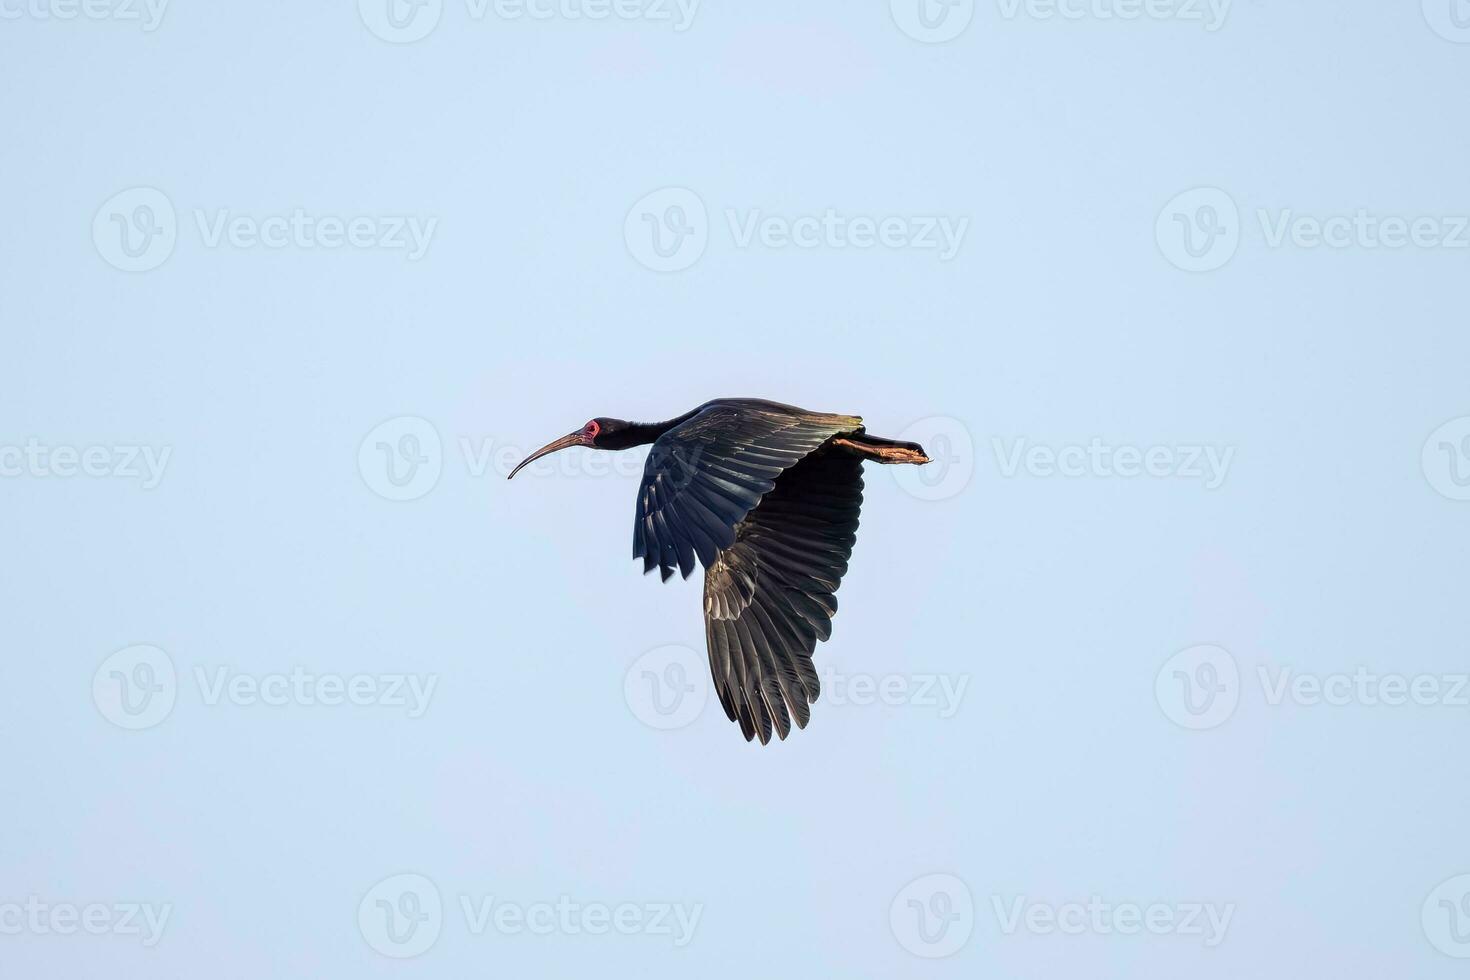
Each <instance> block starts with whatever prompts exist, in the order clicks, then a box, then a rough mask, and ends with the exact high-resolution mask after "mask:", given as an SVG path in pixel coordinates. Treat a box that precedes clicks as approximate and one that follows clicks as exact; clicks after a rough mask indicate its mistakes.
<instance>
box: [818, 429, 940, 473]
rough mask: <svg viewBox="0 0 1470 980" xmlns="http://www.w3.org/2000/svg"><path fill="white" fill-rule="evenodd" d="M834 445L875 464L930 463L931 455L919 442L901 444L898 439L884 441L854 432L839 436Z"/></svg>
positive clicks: (877, 437) (880, 437) (879, 437)
mask: <svg viewBox="0 0 1470 980" xmlns="http://www.w3.org/2000/svg"><path fill="white" fill-rule="evenodd" d="M832 445H834V446H840V447H842V448H843V449H846V450H847V451H848V452H851V453H855V454H857V455H858V456H861V457H862V458H863V459H868V460H872V461H873V462H875V463H914V464H916V465H922V464H924V463H927V462H929V455H928V454H927V453H925V452H924V447H923V446H921V445H919V444H918V443H917V442H899V441H898V440H897V439H884V438H883V437H882V436H870V435H868V434H867V433H866V432H852V433H849V434H847V435H842V436H838V437H837V438H835V439H833V440H832Z"/></svg>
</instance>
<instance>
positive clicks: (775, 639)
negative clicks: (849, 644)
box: [704, 449, 863, 745]
mask: <svg viewBox="0 0 1470 980" xmlns="http://www.w3.org/2000/svg"><path fill="white" fill-rule="evenodd" d="M862 467H863V464H862V460H861V459H859V458H858V457H856V456H853V455H849V454H847V453H843V452H839V451H834V450H831V449H822V450H819V451H817V452H815V453H812V454H811V455H809V456H807V457H806V458H805V459H803V460H802V461H801V462H799V463H797V464H796V465H795V466H793V467H791V468H790V469H788V470H787V471H786V472H785V473H783V474H782V475H781V477H780V479H778V480H777V481H776V485H775V489H773V490H771V491H770V492H769V493H767V494H766V496H765V498H764V499H763V500H761V502H760V506H758V507H756V508H755V509H754V510H752V511H751V512H750V513H749V514H748V515H747V516H746V518H745V520H744V521H742V522H741V523H740V524H739V525H738V526H737V527H736V529H735V543H734V545H733V546H732V547H730V548H729V549H727V550H725V551H722V552H721V553H720V555H719V558H718V560H716V561H715V563H714V564H713V565H709V566H708V567H707V568H706V570H705V573H704V624H705V641H706V644H707V645H708V647H709V662H710V671H711V673H712V674H713V675H714V682H715V691H716V692H718V694H719V696H720V704H721V705H723V706H724V708H725V714H726V715H728V716H729V718H730V720H731V721H738V722H739V723H740V730H741V732H742V733H744V735H745V739H746V741H749V740H750V739H752V738H755V737H759V738H760V740H761V744H763V745H764V744H765V743H766V742H769V741H770V740H771V730H772V728H773V727H774V729H775V731H776V734H777V735H779V736H780V737H781V738H783V739H784V738H785V737H786V736H787V734H788V733H789V732H790V731H791V719H792V718H793V717H794V718H795V719H796V727H798V728H805V727H806V723H807V721H808V719H810V717H811V708H810V707H809V705H810V704H811V703H812V702H813V701H815V700H816V699H817V695H818V694H819V693H820V691H821V688H820V685H819V684H818V681H817V671H816V668H815V667H814V666H813V665H812V651H813V650H814V649H815V648H816V645H817V641H818V640H825V639H827V638H828V637H829V636H830V635H831V633H832V617H833V616H834V615H836V613H837V597H836V595H835V594H834V593H836V591H837V587H838V585H840V584H841V582H842V576H843V574H844V573H846V572H847V560H848V558H850V557H851V556H852V545H853V542H854V541H855V540H856V539H857V527H858V510H859V508H861V507H862V503H863V468H862Z"/></svg>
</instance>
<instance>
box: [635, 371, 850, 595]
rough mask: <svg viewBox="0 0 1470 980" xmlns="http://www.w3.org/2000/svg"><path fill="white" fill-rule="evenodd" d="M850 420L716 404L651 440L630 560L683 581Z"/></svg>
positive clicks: (767, 405)
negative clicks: (679, 576) (679, 574)
mask: <svg viewBox="0 0 1470 980" xmlns="http://www.w3.org/2000/svg"><path fill="white" fill-rule="evenodd" d="M862 424H863V420H862V419H860V418H858V417H856V416H853V415H821V414H818V413H816V412H806V411H803V410H802V409H799V408H792V407H790V406H787V405H778V404H776V403H775V402H763V401H756V400H753V399H747V400H735V399H731V400H726V401H714V402H710V403H708V404H707V405H705V406H703V407H702V408H701V409H700V410H699V411H698V412H697V413H696V414H695V415H694V416H693V417H692V418H690V419H689V420H688V421H686V422H683V423H681V424H680V425H677V426H675V427H674V428H672V429H670V430H669V431H668V432H665V433H664V434H663V435H661V436H659V438H658V439H657V440H656V441H655V442H654V444H653V446H652V447H651V448H650V450H649V452H648V460H647V461H646V462H645V463H644V464H643V485H642V486H641V487H640V488H639V490H638V512H637V514H636V516H635V519H634V524H633V557H634V558H642V559H643V570H644V572H650V571H652V570H653V569H654V567H655V566H657V567H658V569H659V574H660V576H661V577H662V578H663V579H664V580H665V581H667V580H668V578H669V577H670V576H672V575H673V574H674V569H675V567H677V568H678V569H679V571H680V572H682V573H683V575H684V577H685V578H688V577H689V575H690V573H691V572H693V571H694V558H695V556H696V555H698V556H699V561H700V563H701V564H703V565H704V567H705V568H709V567H711V566H712V565H714V563H715V560H716V557H717V556H718V555H719V553H720V552H721V551H723V550H724V549H726V548H729V547H730V546H731V545H733V544H734V543H735V527H736V525H737V524H739V523H740V522H741V521H742V520H744V519H745V516H746V515H747V514H749V513H750V511H751V510H752V509H753V508H754V507H755V506H756V504H758V503H759V502H760V499H761V497H762V496H764V495H765V494H767V493H769V492H770V491H771V488H772V487H774V486H775V485H776V479H777V477H779V476H780V475H781V474H782V473H783V472H784V471H786V470H787V469H789V468H790V467H792V466H794V465H795V464H796V463H797V462H798V461H799V460H801V459H802V458H803V457H805V456H806V455H807V454H808V453H810V452H812V451H813V450H814V449H816V448H817V447H818V446H820V445H822V443H824V442H826V441H827V440H828V439H830V438H832V437H833V436H835V435H840V434H842V433H845V432H855V431H857V430H858V429H860V428H862Z"/></svg>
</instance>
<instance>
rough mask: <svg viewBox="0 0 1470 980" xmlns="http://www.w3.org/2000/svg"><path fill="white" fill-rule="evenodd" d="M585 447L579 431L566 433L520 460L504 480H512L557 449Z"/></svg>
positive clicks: (585, 442)
mask: <svg viewBox="0 0 1470 980" xmlns="http://www.w3.org/2000/svg"><path fill="white" fill-rule="evenodd" d="M585 445H587V440H586V438H585V437H584V436H583V435H582V433H581V432H580V431H578V432H571V433H568V434H567V435H564V436H562V437H561V438H560V439H558V440H556V442H550V443H547V444H546V445H544V446H542V447H541V448H540V449H538V450H536V451H535V452H534V453H532V454H531V455H529V456H527V457H526V458H525V459H523V460H521V461H520V463H518V464H517V465H516V468H515V469H513V470H511V471H510V476H508V477H506V479H507V480H511V479H514V478H515V475H516V474H517V473H519V472H520V471H521V470H522V469H524V468H525V467H526V466H528V465H530V464H531V463H534V462H536V460H538V459H540V458H541V457H542V456H550V455H551V454H552V453H554V452H556V451H557V450H558V449H565V448H567V447H568V446H585Z"/></svg>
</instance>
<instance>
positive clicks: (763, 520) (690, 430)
mask: <svg viewBox="0 0 1470 980" xmlns="http://www.w3.org/2000/svg"><path fill="white" fill-rule="evenodd" d="M649 443H652V444H653V445H652V448H651V449H650V450H649V452H648V460H647V462H646V463H645V464H644V467H643V484H642V486H641V487H639V489H638V506H637V511H636V513H635V514H634V520H633V557H634V558H642V559H643V570H644V572H645V573H647V572H651V571H653V569H654V567H655V566H656V567H657V568H658V569H659V574H660V575H661V577H662V578H663V580H664V581H667V580H668V579H669V578H670V577H671V576H672V575H673V574H674V569H675V568H677V569H678V570H679V571H680V572H681V573H683V575H684V577H685V578H688V577H689V574H690V573H691V572H693V571H694V559H695V556H698V557H699V561H700V563H701V564H702V565H704V624H705V645H706V646H707V647H708V650H709V663H710V672H711V673H712V674H713V675H714V682H715V690H716V691H717V692H718V693H719V696H720V704H722V705H723V706H724V708H725V714H726V715H728V716H729V717H730V720H731V721H735V722H739V724H740V730H741V732H743V733H744V734H745V738H746V741H749V740H751V739H752V738H759V739H760V740H761V744H763V745H764V744H765V743H766V742H769V741H770V740H771V731H772V729H774V730H775V732H776V734H777V735H778V736H780V737H781V738H783V739H784V738H785V737H786V736H787V734H788V733H790V731H791V721H792V719H795V721H796V727H798V728H805V727H806V723H807V721H808V719H810V718H811V708H810V705H811V703H812V702H814V701H816V700H817V695H818V693H819V692H820V685H819V683H818V680H817V672H816V668H814V667H813V666H812V651H813V650H814V649H815V648H816V645H817V641H818V640H825V639H827V638H828V637H829V636H830V635H831V632H832V617H833V616H834V615H836V614H837V596H836V595H835V593H836V592H837V587H838V585H840V584H841V582H842V576H843V574H844V573H845V572H846V571H847V560H848V558H849V557H851V555H852V545H853V542H854V541H855V540H856V539H857V527H858V509H859V508H860V507H861V506H862V502H863V461H864V460H871V461H872V462H875V463H927V462H929V457H928V456H926V455H925V454H924V450H923V448H922V447H920V446H919V445H918V444H916V443H912V442H897V441H895V440H892V439H882V438H879V437H877V436H870V435H868V434H867V433H866V432H865V431H864V430H863V420H862V419H861V418H859V417H857V416H855V415H824V414H822V413H820V412H808V411H806V410H805V409H800V408H793V407H792V406H790V405H781V404H778V403H776V402H769V401H762V400H760V399H756V398H721V399H717V400H716V401H711V402H705V403H704V404H703V405H701V406H699V407H698V408H696V409H694V410H693V411H692V412H686V413H685V414H683V415H680V416H679V417H678V418H675V419H670V420H668V421H667V422H653V423H641V422H624V421H623V420H622V419H607V418H596V419H592V420H591V421H590V422H588V423H587V424H586V425H584V426H582V428H580V429H578V430H577V431H576V432H572V433H570V434H568V435H564V436H562V437H561V438H560V439H558V440H556V441H555V442H553V443H551V444H550V445H547V446H543V447H542V448H540V449H538V450H536V451H535V452H534V453H532V454H531V455H530V456H527V457H526V458H525V459H524V460H523V461H522V462H521V463H520V465H518V466H517V467H516V468H515V469H514V470H512V471H511V473H510V476H511V477H514V476H515V475H516V473H518V472H520V470H521V468H522V467H524V466H526V465H527V464H528V463H530V462H532V461H533V460H537V459H540V458H541V457H542V456H545V455H547V454H548V453H554V452H556V451H557V450H559V449H565V448H567V447H568V446H585V447H587V448H589V449H629V448H631V447H633V446H645V445H648V444H649ZM507 479H509V477H507Z"/></svg>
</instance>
